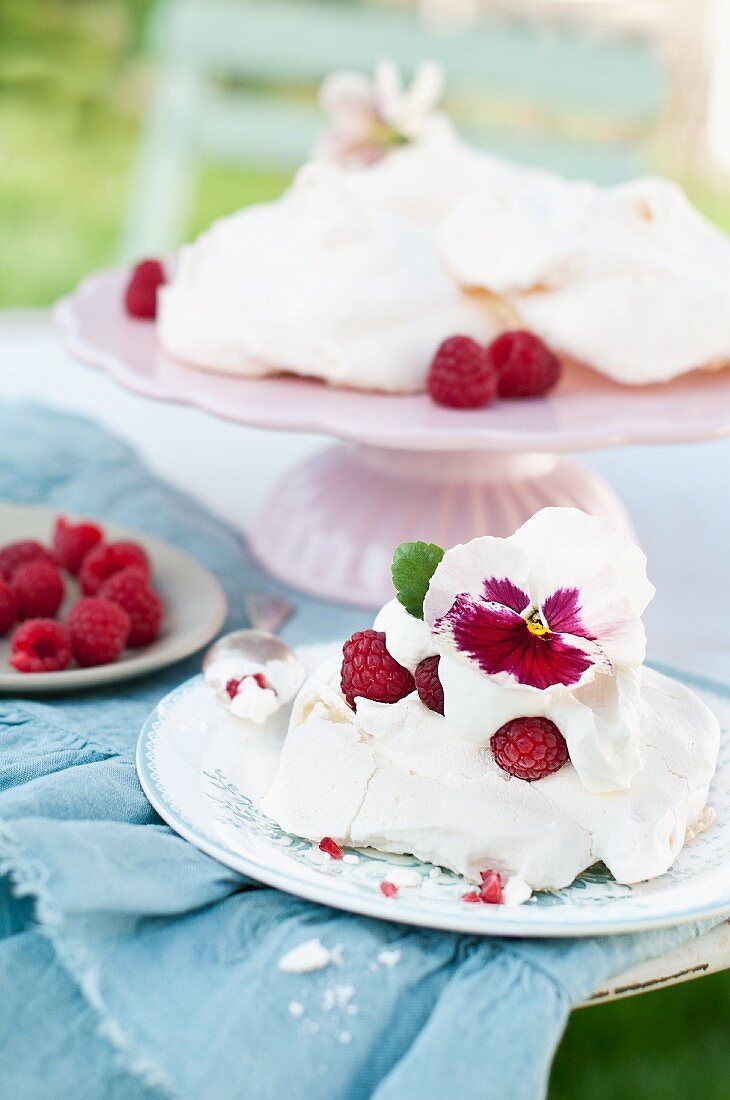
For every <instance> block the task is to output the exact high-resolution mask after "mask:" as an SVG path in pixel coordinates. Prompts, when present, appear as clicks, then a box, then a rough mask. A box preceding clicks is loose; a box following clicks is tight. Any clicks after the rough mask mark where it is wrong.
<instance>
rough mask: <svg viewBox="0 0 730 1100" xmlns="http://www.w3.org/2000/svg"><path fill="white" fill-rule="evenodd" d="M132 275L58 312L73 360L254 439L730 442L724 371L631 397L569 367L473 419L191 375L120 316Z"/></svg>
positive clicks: (306, 388)
mask: <svg viewBox="0 0 730 1100" xmlns="http://www.w3.org/2000/svg"><path fill="white" fill-rule="evenodd" d="M128 274H129V272H128V269H127V268H117V269H113V270H107V271H101V272H98V273H96V274H94V275H91V276H89V277H88V278H87V279H86V280H84V282H83V283H82V284H81V285H80V286H79V288H78V289H77V290H76V291H74V292H73V293H72V294H70V295H69V296H68V297H66V298H64V299H62V300H61V301H60V302H59V303H58V304H57V306H56V309H55V318H56V321H57V323H58V324H59V326H60V328H61V330H62V332H63V334H64V337H65V340H66V343H67V346H68V348H69V350H70V351H71V353H72V354H73V355H74V356H75V357H77V358H78V359H80V360H82V361H83V362H85V363H87V364H89V365H91V366H94V367H97V368H100V369H102V370H104V371H106V372H108V373H109V374H110V375H111V376H112V377H113V378H114V379H115V380H116V381H117V382H118V383H119V384H121V385H122V386H125V387H127V388H128V389H131V390H133V391H135V392H136V393H139V394H141V395H143V396H145V397H151V398H155V399H157V400H161V401H169V402H175V403H181V404H188V405H192V406H195V407H198V408H201V409H203V410H205V411H207V412H210V413H212V414H214V415H216V416H220V417H223V418H225V419H228V420H233V421H236V422H239V423H243V424H248V425H251V426H254V427H260V428H273V429H283V430H289V431H305V432H317V433H324V434H328V435H331V436H334V437H336V438H339V439H343V440H347V441H351V442H355V443H362V444H369V445H371V446H379V447H392V448H397V449H404V450H421V451H423V450H467V449H480V450H494V451H512V450H522V451H524V450H531V451H536V450H541V451H553V452H564V451H575V450H591V449H597V448H601V447H617V446H621V445H624V444H636V443H639V444H641V443H679V442H692V441H698V440H704V439H712V438H720V437H722V436H724V435H727V434H730V369H725V370H722V371H716V372H711V371H695V372H693V373H691V374H687V375H684V376H683V377H681V378H678V379H675V380H674V381H673V382H670V383H666V384H663V385H653V386H644V387H636V388H634V387H630V386H621V385H619V384H618V383H615V382H612V381H611V380H610V379H607V378H604V377H603V376H601V375H599V374H596V373H594V372H593V371H590V370H586V369H582V368H579V367H575V366H570V367H568V368H567V369H566V370H565V372H564V375H563V378H562V380H561V382H560V384H559V386H558V387H557V388H556V389H555V390H554V391H553V393H551V394H550V395H549V396H547V397H544V398H532V399H529V400H522V401H515V400H513V401H501V402H498V403H497V404H495V405H494V406H492V407H491V408H488V409H477V410H453V409H444V408H440V407H439V406H437V405H434V404H433V402H432V401H431V400H430V399H429V398H428V397H427V396H426V395H425V394H415V395H414V394H409V395H391V394H378V393H365V392H361V391H355V390H346V389H338V388H336V387H333V386H327V385H324V384H322V383H320V382H317V381H316V380H311V379H304V378H296V377H292V376H287V375H282V376H277V377H269V378H264V379H257V378H236V377H232V376H230V375H225V374H218V373H214V372H210V371H202V370H198V369H195V368H192V367H189V366H186V365H185V364H183V363H181V362H178V361H176V360H174V359H172V358H171V357H169V356H167V355H165V354H164V353H163V352H162V351H161V350H160V348H159V346H158V343H157V340H156V335H155V326H154V323H152V322H149V321H139V320H135V319H133V318H130V317H129V316H127V314H126V313H125V312H124V308H123V305H122V300H123V293H124V286H125V283H126V280H127V278H128Z"/></svg>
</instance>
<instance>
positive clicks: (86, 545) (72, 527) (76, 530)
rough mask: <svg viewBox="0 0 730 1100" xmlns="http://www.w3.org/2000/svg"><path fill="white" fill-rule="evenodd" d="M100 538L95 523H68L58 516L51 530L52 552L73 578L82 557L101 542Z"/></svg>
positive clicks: (99, 530) (79, 566) (98, 529)
mask: <svg viewBox="0 0 730 1100" xmlns="http://www.w3.org/2000/svg"><path fill="white" fill-rule="evenodd" d="M102 537H103V535H102V530H101V528H100V527H97V525H96V524H95V523H69V521H68V520H67V519H66V518H65V517H64V516H59V517H58V519H57V520H56V523H55V526H54V528H53V542H52V545H53V552H54V554H55V555H56V559H57V561H58V562H59V563H60V564H61V565H62V566H63V567H64V569H68V571H69V573H73V574H74V576H75V575H76V574H77V573H78V571H79V569H80V568H81V562H82V561H83V559H84V555H85V554H88V552H89V550H91V548H92V546H96V544H97V542H101V540H102Z"/></svg>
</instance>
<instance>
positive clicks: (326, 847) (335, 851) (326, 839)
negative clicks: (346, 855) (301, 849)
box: [319, 836, 342, 859]
mask: <svg viewBox="0 0 730 1100" xmlns="http://www.w3.org/2000/svg"><path fill="white" fill-rule="evenodd" d="M319 850H320V852H326V853H327V855H328V856H331V857H332V859H342V848H340V846H339V844H336V843H335V841H334V840H333V839H332V837H331V836H323V837H322V839H321V840H320V842H319Z"/></svg>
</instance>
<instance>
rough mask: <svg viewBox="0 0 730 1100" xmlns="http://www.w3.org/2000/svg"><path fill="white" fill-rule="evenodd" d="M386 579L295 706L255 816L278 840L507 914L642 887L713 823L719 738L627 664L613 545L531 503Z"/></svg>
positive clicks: (689, 695) (641, 566) (632, 636)
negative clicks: (374, 860)
mask: <svg viewBox="0 0 730 1100" xmlns="http://www.w3.org/2000/svg"><path fill="white" fill-rule="evenodd" d="M393 579H394V585H395V589H396V597H395V598H394V599H393V600H392V601H390V602H389V603H388V604H386V605H385V607H383V609H382V610H381V611H380V612H379V614H378V616H377V617H376V619H375V623H374V628H373V629H372V630H365V631H359V632H357V633H356V634H354V635H353V636H352V638H350V639H349V641H347V642H346V643H345V645H344V648H343V650H342V652H341V653H340V654H337V655H334V656H332V657H331V658H330V659H327V660H326V661H325V662H324V663H323V664H322V665H321V666H320V667H319V668H317V669H316V671H315V672H314V673H313V675H311V676H310V677H309V679H308V680H307V681H306V682H305V683H304V685H303V686H302V688H301V690H300V691H299V693H298V695H297V697H296V698H295V701H294V706H293V710H292V713H291V718H290V722H289V728H288V734H287V737H286V740H285V743H284V747H283V751H282V754H281V758H280V761H279V766H278V772H277V774H276V778H275V780H274V783H273V786H272V787H271V789H270V790H269V791H268V793H267V794H266V795H265V797H264V799H263V802H262V806H261V808H262V810H263V812H264V813H265V814H266V815H267V816H269V817H270V818H272V819H273V820H274V821H275V822H276V823H277V824H278V825H279V826H280V827H281V828H282V829H283V830H285V831H286V832H289V833H292V834H296V835H298V836H301V837H305V838H307V839H309V840H311V841H314V842H317V843H319V842H321V841H323V840H326V842H327V844H331V843H334V844H335V845H336V846H339V845H347V846H352V847H357V848H367V847H370V848H374V849H378V850H380V851H382V852H389V853H401V854H409V855H413V856H416V857H417V858H418V859H420V860H423V861H426V862H430V863H433V864H434V865H436V866H438V867H442V868H446V869H449V870H451V871H453V872H456V873H457V874H459V875H462V876H464V877H465V878H466V879H467V880H469V881H471V882H474V883H475V884H477V887H478V889H476V890H474V891H472V892H471V893H470V894H466V895H465V899H464V900H467V901H495V900H498V901H504V902H506V903H520V902H524V901H526V900H527V899H528V898H529V897H530V895H531V893H532V891H539V890H556V889H560V888H562V887H566V886H568V885H570V883H572V882H573V881H574V879H575V878H576V877H577V876H578V875H579V874H580V873H581V872H582V871H584V870H586V869H587V868H589V867H592V866H593V865H594V864H596V863H599V862H602V863H603V864H604V865H605V866H606V867H607V868H608V870H609V871H610V873H611V874H612V875H613V877H614V879H615V880H616V881H617V882H619V883H624V884H629V885H630V884H635V883H639V882H642V881H645V880H647V879H652V878H655V877H657V876H659V875H662V874H663V873H664V872H665V871H667V870H668V869H669V868H670V867H671V865H672V863H673V862H674V860H675V859H676V857H677V855H678V853H679V852H680V850H681V849H682V847H683V845H684V844H685V842H686V840H688V839H691V838H692V837H693V836H694V835H696V834H697V832H699V831H701V830H702V829H703V828H706V827H708V825H709V824H711V822H712V820H713V812H712V810H711V808H710V807H708V805H707V799H708V791H709V785H710V781H711V779H712V777H713V774H714V771H715V766H716V763H717V757H718V751H719V743H720V728H719V725H718V722H717V720H716V718H715V716H714V715H713V714H712V712H711V711H710V710H709V709H708V708H707V707H706V706H705V704H704V703H703V702H702V701H701V700H700V699H699V698H698V697H697V696H696V695H695V694H694V693H693V692H692V691H691V690H690V689H689V688H687V687H685V686H684V685H683V684H680V683H678V682H676V681H674V680H672V679H670V678H668V677H667V676H664V675H662V674H660V673H659V672H656V671H654V670H652V669H650V668H648V667H646V665H645V664H644V659H645V653H646V636H645V632H644V627H643V624H642V620H641V616H642V613H643V611H644V609H645V608H646V606H647V604H648V602H649V601H650V600H651V598H652V596H653V594H654V589H653V586H652V585H651V583H650V582H649V580H648V578H647V573H646V559H645V557H644V554H643V553H642V552H641V551H640V550H639V549H638V547H636V546H635V545H634V544H633V543H631V542H630V541H629V539H628V538H627V537H626V536H625V535H624V534H622V533H620V532H619V531H617V530H614V529H613V528H612V527H610V526H609V525H608V524H607V523H605V522H604V521H603V520H599V519H595V518H593V517H590V516H588V515H586V514H585V513H583V512H580V511H578V510H577V509H573V508H547V509H544V510H543V511H541V512H538V513H537V514H536V515H534V516H533V517H532V518H531V519H530V520H528V521H527V522H526V523H525V524H524V525H523V526H522V527H521V528H519V530H518V531H516V532H515V534H514V535H512V536H511V537H509V538H505V539H500V538H493V537H491V536H486V537H483V538H476V539H474V540H472V541H471V542H469V543H467V544H465V545H461V546H455V547H453V548H452V549H451V550H447V551H446V552H445V553H444V551H443V550H441V549H440V548H438V547H436V546H433V545H430V544H425V543H406V544H404V545H402V546H400V547H399V548H398V549H397V551H396V553H395V556H394V560H393ZM495 883H496V896H495ZM485 884H486V886H485ZM485 889H486V890H488V891H490V893H489V894H485V893H484V891H485Z"/></svg>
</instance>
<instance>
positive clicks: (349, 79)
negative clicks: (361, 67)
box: [317, 61, 443, 165]
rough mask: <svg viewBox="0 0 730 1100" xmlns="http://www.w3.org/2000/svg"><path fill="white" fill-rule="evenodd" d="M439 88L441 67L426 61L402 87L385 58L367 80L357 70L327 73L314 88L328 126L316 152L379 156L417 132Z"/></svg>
mask: <svg viewBox="0 0 730 1100" xmlns="http://www.w3.org/2000/svg"><path fill="white" fill-rule="evenodd" d="M442 90H443V74H442V71H441V69H440V68H439V66H438V65H435V64H433V63H432V62H424V63H423V64H422V65H419V67H418V69H417V70H416V73H415V76H414V77H413V80H412V81H411V84H410V86H408V87H405V86H404V84H403V80H402V78H401V75H400V73H399V71H398V69H397V68H396V66H395V65H394V64H393V63H392V62H391V61H381V62H380V63H379V64H378V65H377V67H376V69H375V76H374V79H373V80H368V78H367V77H365V76H362V75H361V74H360V73H354V72H336V73H333V74H332V75H331V76H329V77H328V78H327V79H326V80H325V81H324V82H323V84H322V86H321V88H320V94H319V99H320V103H321V105H322V107H323V109H324V111H325V112H326V113H327V114H328V115H329V117H330V126H329V128H328V129H327V130H326V132H325V134H324V136H323V137H322V139H321V140H320V142H319V144H318V147H317V155H318V156H320V157H322V158H324V159H327V160H334V161H336V162H337V163H338V164H343V165H367V164H372V163H374V162H375V161H377V160H380V158H381V157H383V156H384V155H385V154H386V153H387V152H388V150H389V149H392V148H394V147H396V146H399V145H405V144H408V143H409V142H412V141H416V140H417V139H418V138H419V137H420V136H421V134H422V133H423V131H424V129H425V127H426V125H427V123H428V120H429V119H430V118H431V116H432V114H433V111H434V108H435V106H436V104H437V102H438V100H439V99H440V97H441V93H442Z"/></svg>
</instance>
